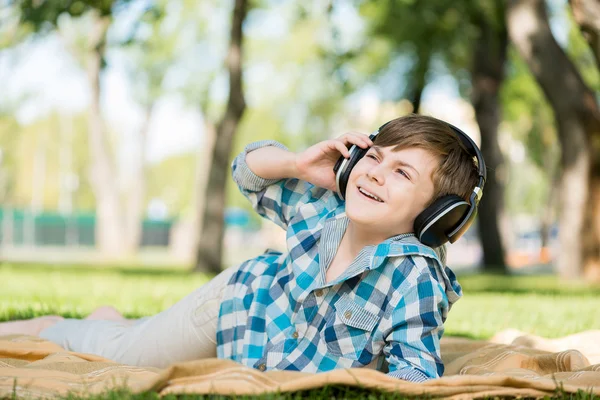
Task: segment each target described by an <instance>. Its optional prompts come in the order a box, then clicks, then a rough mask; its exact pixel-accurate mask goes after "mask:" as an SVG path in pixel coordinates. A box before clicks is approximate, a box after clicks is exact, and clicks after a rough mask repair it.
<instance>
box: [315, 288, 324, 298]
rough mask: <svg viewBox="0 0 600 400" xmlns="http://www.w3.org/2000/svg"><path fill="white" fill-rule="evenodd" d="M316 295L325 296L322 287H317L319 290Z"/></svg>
mask: <svg viewBox="0 0 600 400" xmlns="http://www.w3.org/2000/svg"><path fill="white" fill-rule="evenodd" d="M315 295H317V296H318V297H321V296H323V290H322V289H317V290H316V291H315Z"/></svg>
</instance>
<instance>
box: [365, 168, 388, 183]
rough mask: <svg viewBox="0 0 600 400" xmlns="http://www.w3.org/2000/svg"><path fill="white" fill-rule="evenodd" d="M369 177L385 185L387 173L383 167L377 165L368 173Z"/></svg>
mask: <svg viewBox="0 0 600 400" xmlns="http://www.w3.org/2000/svg"><path fill="white" fill-rule="evenodd" d="M367 177H368V178H369V179H373V180H375V181H377V182H378V183H379V184H383V183H384V182H385V171H383V169H382V166H381V165H376V166H373V167H372V168H370V169H369V170H368V171H367Z"/></svg>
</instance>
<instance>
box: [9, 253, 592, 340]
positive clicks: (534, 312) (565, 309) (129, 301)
mask: <svg viewBox="0 0 600 400" xmlns="http://www.w3.org/2000/svg"><path fill="white" fill-rule="evenodd" d="M208 280H209V276H207V275H204V274H192V273H188V272H186V271H183V270H181V269H177V270H169V269H159V268H146V269H140V268H133V267H114V268H107V267H102V268H96V267H84V266H69V267H57V266H43V265H30V264H23V265H18V264H2V265H0V282H1V283H2V290H1V291H0V320H2V321H4V320H14V319H22V318H31V317H34V316H39V315H46V314H59V315H62V316H65V317H76V318H80V317H84V316H85V315H87V314H89V313H90V312H91V311H92V310H93V309H94V308H96V307H98V306H101V305H112V306H114V307H116V308H117V309H119V310H120V311H121V312H123V313H124V314H125V315H126V316H127V317H130V318H137V317H142V316H146V315H152V314H155V313H157V312H160V311H162V310H164V309H166V308H168V307H169V306H170V305H172V304H174V303H175V302H177V301H178V300H179V299H181V298H183V297H184V296H185V295H187V294H188V293H190V292H191V291H193V290H194V289H196V288H197V287H199V286H201V285H202V284H204V283H206V282H207V281H208ZM459 282H460V283H461V285H462V287H463V292H464V297H463V298H462V299H461V300H459V301H458V302H457V303H456V304H455V305H454V307H453V308H452V310H451V311H450V314H449V317H448V320H447V321H446V324H445V328H446V335H460V336H467V337H472V338H478V339H486V338H489V337H491V336H493V335H494V334H495V333H497V332H499V331H501V330H504V329H507V328H514V329H519V330H522V331H525V332H529V333H533V334H536V335H540V336H544V337H548V338H554V337H560V336H564V335H569V334H572V333H577V332H581V331H584V330H588V329H598V328H600V326H599V325H598V320H597V318H596V316H597V315H598V310H599V309H600V287H592V286H587V285H585V284H583V283H574V284H566V283H564V282H562V281H561V280H560V279H559V278H557V277H555V276H549V275H544V276H506V277H504V276H496V275H485V274H475V275H466V276H460V275H459Z"/></svg>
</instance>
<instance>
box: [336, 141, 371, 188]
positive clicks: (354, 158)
mask: <svg viewBox="0 0 600 400" xmlns="http://www.w3.org/2000/svg"><path fill="white" fill-rule="evenodd" d="M367 151H368V149H363V148H362V147H358V146H354V150H353V151H351V152H350V158H349V159H348V160H347V162H346V165H345V166H344V168H343V169H342V170H341V171H338V178H337V179H338V186H339V188H340V195H341V196H342V198H344V199H345V198H346V187H347V186H348V179H349V178H350V173H351V172H352V169H353V168H354V166H355V165H356V164H357V163H358V162H359V161H360V159H361V158H363V157H364V156H365V154H367ZM342 158H344V157H342ZM342 161H343V160H342ZM338 162H339V160H338Z"/></svg>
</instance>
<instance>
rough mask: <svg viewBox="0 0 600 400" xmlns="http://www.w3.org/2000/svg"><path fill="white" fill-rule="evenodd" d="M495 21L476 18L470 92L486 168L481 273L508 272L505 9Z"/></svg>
mask: <svg viewBox="0 0 600 400" xmlns="http://www.w3.org/2000/svg"><path fill="white" fill-rule="evenodd" d="M498 8H499V9H498V15H497V16H496V17H497V20H498V21H500V22H501V23H500V24H497V23H493V22H491V21H489V17H485V16H483V15H477V16H476V17H475V20H476V22H477V25H478V26H479V32H480V36H479V39H478V41H477V44H476V47H475V54H474V59H473V64H472V81H473V93H472V98H471V102H472V103H473V107H474V108H475V117H476V119H477V123H478V125H479V131H480V132H481V153H482V154H483V158H484V159H485V163H486V167H487V168H488V169H489V171H490V172H489V173H488V175H487V180H486V182H485V188H484V196H483V198H482V199H481V202H480V204H479V209H478V214H479V216H478V218H479V224H478V228H479V238H480V240H481V245H482V247H483V270H484V271H489V272H492V271H493V272H497V273H503V274H506V273H508V269H507V267H506V263H505V251H504V245H503V243H502V236H501V235H500V228H499V220H500V217H501V215H502V212H503V208H504V183H505V182H504V179H505V176H504V175H503V174H502V171H504V169H505V166H504V158H503V157H502V153H501V151H500V146H499V144H498V124H499V123H500V118H501V117H500V114H501V108H500V101H499V91H500V87H501V85H502V82H503V80H504V66H505V63H506V49H507V45H508V37H507V33H506V26H505V24H504V22H503V21H504V9H502V7H498Z"/></svg>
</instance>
